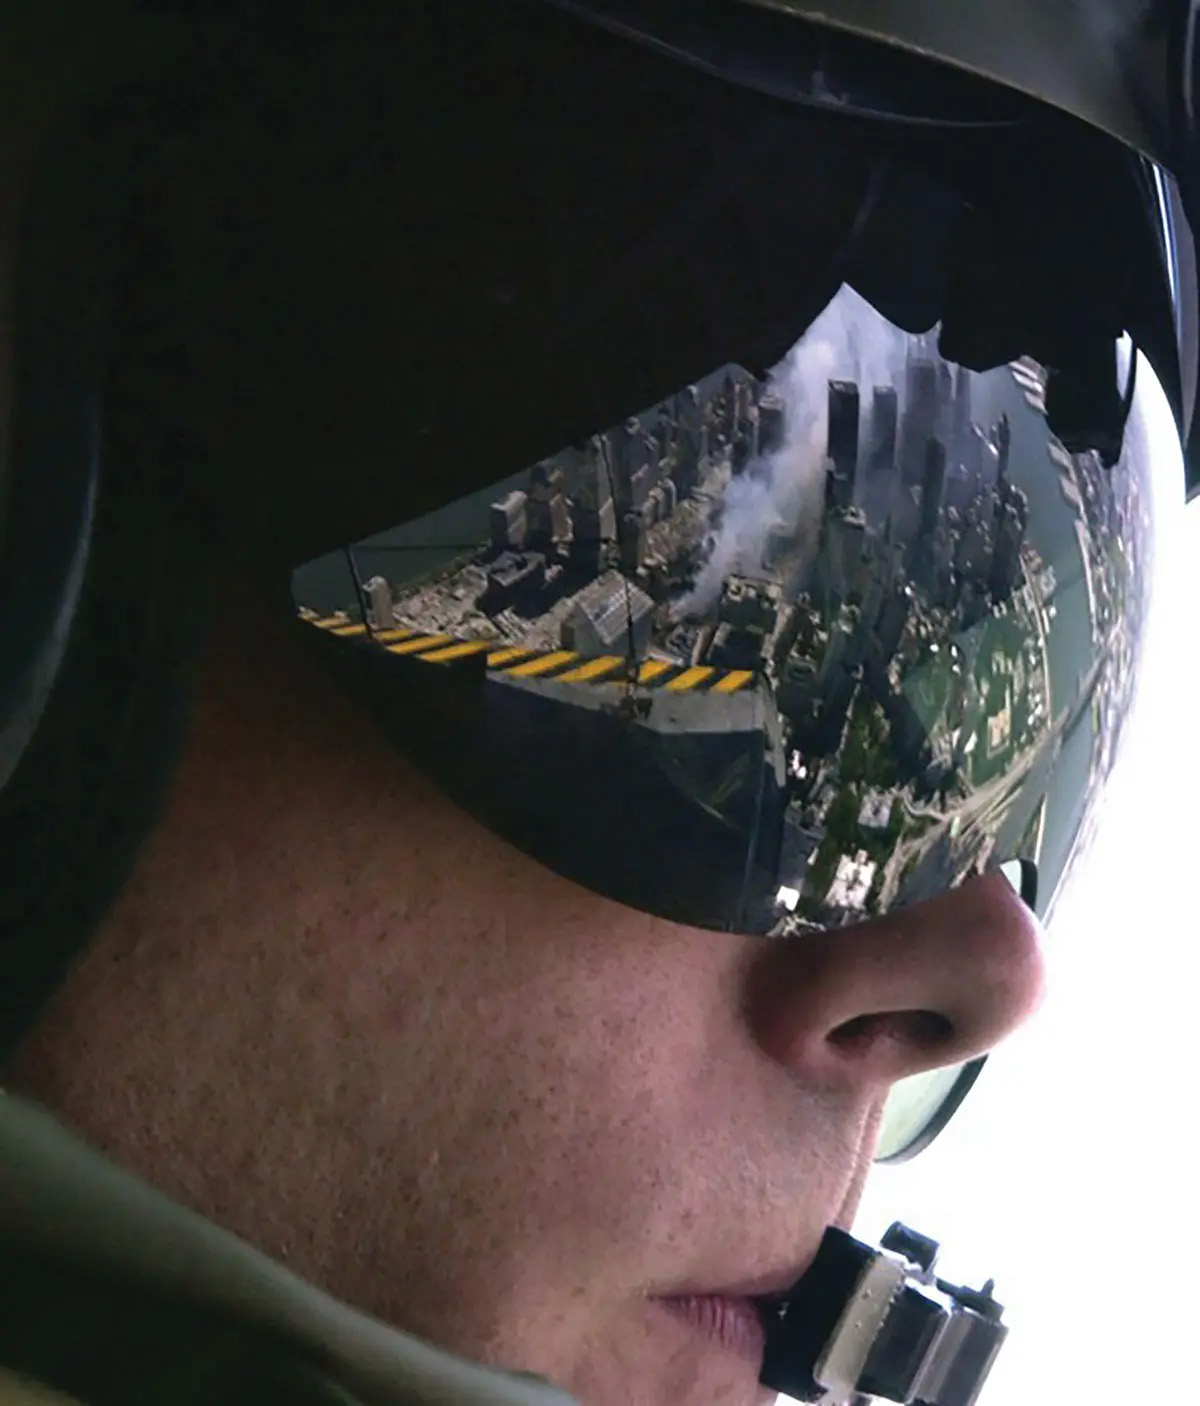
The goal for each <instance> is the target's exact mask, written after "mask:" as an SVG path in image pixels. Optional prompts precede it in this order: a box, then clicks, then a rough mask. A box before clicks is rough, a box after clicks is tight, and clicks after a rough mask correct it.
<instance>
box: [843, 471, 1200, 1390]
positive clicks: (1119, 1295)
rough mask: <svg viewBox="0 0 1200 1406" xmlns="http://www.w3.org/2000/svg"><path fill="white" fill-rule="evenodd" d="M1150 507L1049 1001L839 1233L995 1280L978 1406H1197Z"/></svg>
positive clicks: (1172, 668)
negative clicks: (932, 1256) (1133, 647)
mask: <svg viewBox="0 0 1200 1406" xmlns="http://www.w3.org/2000/svg"><path fill="white" fill-rule="evenodd" d="M1166 472H1167V482H1166V484H1165V491H1166V493H1167V494H1168V495H1172V494H1174V495H1175V496H1176V502H1182V492H1183V490H1182V482H1181V480H1180V479H1179V478H1178V477H1177V472H1178V470H1177V469H1174V468H1172V467H1168V469H1167V471H1166ZM1164 516H1165V517H1166V519H1167V521H1166V522H1165V523H1164V524H1163V525H1162V526H1161V527H1160V542H1159V548H1158V553H1157V570H1158V574H1159V580H1158V583H1157V597H1156V600H1155V608H1154V611H1153V615H1152V619H1151V621H1150V625H1149V632H1148V637H1147V641H1146V655H1145V671H1144V675H1143V683H1142V686H1141V688H1140V692H1139V698H1138V703H1137V706H1136V711H1135V714H1134V718H1133V720H1132V727H1131V731H1130V734H1129V736H1128V738H1127V741H1126V745H1125V749H1124V752H1123V754H1122V758H1121V760H1120V761H1119V763H1118V766H1117V769H1116V772H1115V774H1114V776H1113V779H1112V782H1111V784H1110V788H1109V794H1108V799H1107V801H1106V804H1105V810H1104V813H1103V818H1102V821H1101V825H1100V831H1099V834H1098V837H1097V839H1096V842H1095V845H1094V848H1093V851H1092V855H1091V860H1090V863H1089V865H1088V867H1087V868H1086V869H1085V870H1084V871H1083V874H1082V875H1081V877H1080V879H1079V880H1078V882H1077V883H1076V885H1075V886H1074V888H1073V889H1072V890H1070V891H1069V892H1068V893H1067V895H1066V896H1065V897H1064V899H1063V901H1062V903H1061V904H1060V906H1059V909H1058V912H1057V913H1056V915H1055V921H1054V924H1053V927H1052V930H1051V933H1050V935H1049V940H1048V945H1047V962H1048V966H1049V978H1050V988H1049V993H1048V996H1047V999H1046V1003H1045V1005H1044V1006H1043V1008H1042V1011H1041V1013H1040V1014H1039V1015H1038V1016H1037V1017H1036V1018H1035V1020H1034V1021H1033V1022H1032V1024H1031V1025H1029V1026H1028V1027H1027V1028H1026V1029H1025V1030H1024V1031H1022V1032H1021V1033H1019V1034H1018V1035H1017V1036H1014V1037H1013V1039H1012V1040H1011V1041H1009V1043H1008V1044H1006V1045H1005V1046H1004V1047H1003V1048H1002V1049H1001V1051H1000V1052H999V1053H997V1054H995V1055H993V1057H992V1059H991V1061H990V1063H989V1065H988V1067H987V1068H985V1070H984V1072H983V1074H982V1075H981V1077H980V1079H979V1082H978V1083H977V1084H976V1086H975V1089H974V1091H973V1092H972V1093H971V1095H970V1097H969V1098H968V1099H967V1101H966V1103H965V1104H964V1105H963V1107H962V1109H961V1110H960V1112H959V1113H958V1114H957V1115H956V1117H955V1118H954V1120H953V1121H952V1123H951V1124H950V1126H949V1128H948V1129H947V1131H946V1132H945V1133H944V1134H943V1135H942V1137H941V1138H940V1139H939V1140H938V1141H937V1142H935V1143H934V1145H933V1146H932V1147H931V1148H930V1149H929V1150H928V1151H927V1152H926V1153H925V1154H924V1155H922V1156H921V1157H918V1158H917V1159H916V1160H915V1161H913V1162H912V1163H908V1164H904V1165H901V1166H898V1167H877V1168H876V1169H875V1170H874V1173H873V1176H872V1179H871V1182H870V1183H869V1185H868V1188H867V1194H866V1196H865V1199H864V1202H863V1206H862V1209H861V1212H860V1215H859V1219H858V1223H857V1227H856V1229H857V1233H859V1234H860V1235H861V1236H862V1237H863V1238H869V1239H872V1240H875V1239H877V1238H878V1236H879V1235H880V1234H881V1233H882V1232H883V1230H885V1229H886V1227H887V1226H888V1225H889V1224H890V1222H891V1221H892V1220H893V1219H901V1220H905V1221H906V1222H908V1223H909V1224H912V1225H913V1226H915V1227H916V1228H917V1229H919V1230H922V1231H924V1232H927V1233H929V1234H931V1235H932V1236H933V1237H934V1238H935V1239H938V1240H939V1241H941V1242H942V1245H943V1251H942V1260H941V1261H940V1269H941V1272H942V1273H943V1274H944V1275H945V1276H946V1277H948V1278H951V1279H954V1280H956V1281H957V1282H964V1281H966V1282H970V1283H971V1284H972V1285H973V1286H974V1287H978V1286H979V1284H980V1283H981V1282H982V1281H983V1280H984V1279H987V1278H989V1277H994V1278H995V1279H996V1281H997V1282H996V1297H997V1298H998V1299H999V1301H1000V1302H1001V1303H1003V1304H1005V1306H1006V1310H1007V1311H1006V1314H1005V1318H1006V1321H1007V1322H1008V1323H1009V1324H1010V1326H1011V1332H1010V1337H1009V1340H1008V1343H1007V1344H1006V1346H1005V1348H1004V1349H1003V1351H1002V1352H1001V1354H1000V1357H999V1359H998V1361H997V1364H996V1366H995V1368H994V1370H993V1373H992V1376H991V1379H990V1381H989V1383H988V1385H987V1387H986V1388H985V1390H984V1392H983V1396H982V1398H981V1406H1051V1404H1052V1406H1059V1404H1060V1403H1061V1406H1112V1403H1113V1402H1115V1401H1118V1400H1120V1401H1145V1402H1172V1403H1174V1402H1183V1401H1188V1400H1196V1401H1200V1394H1197V1393H1198V1388H1197V1386H1196V1383H1195V1379H1194V1373H1193V1369H1192V1368H1191V1367H1190V1366H1189V1365H1187V1364H1189V1363H1190V1360H1191V1353H1190V1345H1191V1343H1192V1342H1193V1341H1194V1337H1195V1333H1196V1328H1195V1301H1196V1291H1195V1282H1194V1272H1193V1271H1192V1269H1191V1268H1190V1261H1191V1258H1192V1255H1193V1254H1194V1251H1193V1250H1192V1249H1191V1245H1192V1243H1194V1239H1195V1231H1194V1228H1193V1224H1194V1223H1193V1214H1194V1210H1195V1207H1196V1203H1197V1201H1198V1200H1200V1195H1198V1191H1200V1173H1198V1170H1197V1148H1198V1147H1200V1139H1198V1138H1197V1133H1196V1128H1195V1120H1196V1109H1197V1108H1198V1107H1200V1098H1198V1096H1197V1091H1196V1090H1197V1083H1198V1082H1200V1080H1198V1078H1197V1076H1198V1075H1200V1054H1198V1053H1197V1040H1198V1038H1200V955H1198V953H1200V901H1198V900H1200V740H1198V739H1200V501H1197V502H1196V503H1194V504H1192V506H1191V507H1190V508H1188V509H1187V510H1186V511H1178V512H1176V513H1170V512H1167V513H1165V514H1164ZM1172 529H1173V530H1172ZM1185 1345H1186V1346H1185ZM1181 1370H1182V1371H1184V1373H1185V1375H1184V1376H1183V1377H1182V1378H1180V1377H1179V1376H1178V1375H1177V1374H1178V1373H1179V1372H1180V1371H1181Z"/></svg>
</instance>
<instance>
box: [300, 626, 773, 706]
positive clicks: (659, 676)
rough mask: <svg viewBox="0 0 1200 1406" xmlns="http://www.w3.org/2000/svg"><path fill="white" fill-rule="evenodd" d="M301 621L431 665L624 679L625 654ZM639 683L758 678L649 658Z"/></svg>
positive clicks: (698, 684)
mask: <svg viewBox="0 0 1200 1406" xmlns="http://www.w3.org/2000/svg"><path fill="white" fill-rule="evenodd" d="M300 616H301V619H304V620H307V621H308V622H309V623H310V624H312V625H316V626H317V628H318V629H321V630H328V631H329V633H330V634H331V635H339V636H341V638H343V639H357V640H363V641H368V640H369V641H370V642H372V643H374V644H377V645H379V646H380V647H382V648H383V649H386V650H388V651H389V652H390V653H392V654H406V655H411V656H412V657H414V658H416V659H421V660H423V661H424V662H426V663H428V664H448V663H450V662H451V661H452V660H454V659H466V658H468V657H469V656H471V655H476V654H484V653H485V652H486V654H487V667H488V668H489V669H490V670H491V671H493V672H494V673H499V674H507V675H508V676H509V678H514V679H553V680H554V682H555V683H579V684H613V683H621V682H623V681H624V678H625V667H626V660H625V656H624V655H622V654H601V655H582V654H579V653H577V652H576V651H575V650H572V649H530V648H528V647H526V646H523V645H505V644H498V643H497V641H496V640H463V639H456V638H455V637H454V636H453V635H445V634H428V633H425V632H423V631H421V630H408V629H401V628H400V627H396V628H395V629H392V630H368V628H367V627H366V625H362V624H356V623H355V622H354V621H352V620H348V619H347V618H346V617H345V616H344V615H326V616H319V615H317V614H316V612H315V611H311V610H301V612H300ZM636 679H637V682H638V683H639V684H641V685H643V686H644V687H646V688H656V689H658V688H661V689H662V690H663V691H664V692H666V693H699V692H703V693H739V692H741V690H742V689H745V688H749V687H750V686H751V685H752V684H753V682H754V679H755V674H754V672H753V671H752V670H750V669H718V668H716V667H715V666H714V665H711V664H692V665H688V664H672V663H670V662H669V661H667V660H666V659H646V660H644V661H643V662H642V663H641V664H639V665H638V666H637V674H636Z"/></svg>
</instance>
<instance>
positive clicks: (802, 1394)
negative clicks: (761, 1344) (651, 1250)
mask: <svg viewBox="0 0 1200 1406" xmlns="http://www.w3.org/2000/svg"><path fill="white" fill-rule="evenodd" d="M937 1255H938V1243H937V1241H936V1240H930V1239H929V1238H928V1237H927V1236H924V1235H920V1234H918V1233H917V1232H916V1231H914V1230H910V1229H908V1227H907V1226H905V1225H902V1224H901V1223H900V1222H899V1221H896V1222H895V1223H894V1224H893V1225H892V1226H891V1227H890V1229H889V1230H888V1231H887V1234H886V1235H884V1236H883V1239H882V1240H881V1242H880V1246H879V1248H878V1249H876V1248H874V1247H873V1246H871V1245H866V1244H864V1243H863V1242H862V1241H860V1240H855V1239H854V1237H853V1236H851V1235H848V1234H847V1233H846V1232H845V1231H844V1230H834V1229H829V1230H827V1231H826V1232H825V1238H824V1239H823V1240H822V1241H821V1247H820V1249H819V1250H818V1252H817V1257H816V1259H815V1260H814V1261H813V1263H812V1265H811V1267H810V1268H809V1269H808V1271H807V1272H806V1273H805V1274H804V1275H802V1276H801V1278H800V1279H799V1280H797V1282H796V1283H795V1284H794V1285H793V1286H792V1288H791V1289H790V1290H789V1291H788V1292H787V1294H785V1295H784V1296H782V1298H780V1299H776V1300H770V1301H767V1300H763V1301H761V1302H760V1305H759V1308H760V1312H761V1315H762V1321H763V1325H764V1327H765V1328H766V1333H767V1346H766V1353H765V1355H764V1358H763V1367H762V1371H761V1373H760V1375H759V1380H760V1381H761V1382H762V1384H763V1385H764V1386H767V1387H770V1388H772V1389H773V1390H775V1391H781V1392H784V1393H785V1394H786V1395H788V1396H791V1397H795V1398H796V1399H797V1400H799V1401H815V1402H818V1403H820V1406H868V1403H870V1402H871V1401H872V1400H875V1399H882V1400H884V1401H896V1402H900V1403H902V1404H903V1406H909V1403H912V1406H974V1403H975V1402H976V1401H977V1400H978V1397H979V1393H980V1391H981V1390H982V1388H983V1384H984V1381H985V1380H986V1379H987V1375H988V1373H989V1372H990V1370H991V1367H992V1363H993V1362H994V1361H995V1359H996V1354H997V1353H998V1352H999V1351H1000V1348H1001V1346H1002V1344H1003V1342H1004V1339H1005V1337H1006V1336H1007V1335H1008V1327H1007V1325H1006V1324H1002V1323H1001V1321H1000V1318H1001V1315H1002V1313H1003V1311H1004V1310H1003V1309H1002V1307H1001V1306H1000V1304H998V1303H997V1302H996V1301H995V1299H993V1298H992V1281H991V1280H990V1279H989V1280H988V1282H987V1283H986V1284H985V1285H984V1286H983V1288H982V1289H978V1290H976V1289H967V1288H963V1287H960V1286H959V1285H956V1284H949V1283H947V1282H946V1281H945V1280H943V1279H938V1278H936V1277H935V1275H934V1264H935V1263H936V1261H937Z"/></svg>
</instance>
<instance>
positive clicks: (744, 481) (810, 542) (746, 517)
mask: <svg viewBox="0 0 1200 1406" xmlns="http://www.w3.org/2000/svg"><path fill="white" fill-rule="evenodd" d="M906 342H907V338H906V336H905V334H904V333H903V332H900V331H898V330H897V329H896V328H895V327H893V326H892V325H891V323H890V322H888V321H886V320H885V319H884V318H883V317H881V316H880V314H879V313H877V312H876V311H875V309H874V308H873V307H871V305H870V304H869V303H868V302H867V301H866V300H865V299H863V298H861V297H859V295H858V294H857V293H855V292H854V291H853V290H852V289H850V288H843V289H842V290H841V292H840V293H838V295H837V296H836V297H835V298H834V299H833V301H832V302H831V303H830V304H829V306H828V307H827V308H826V309H825V311H824V312H822V313H821V315H820V316H819V317H818V318H817V319H816V320H815V321H814V322H813V323H812V325H811V326H810V327H809V329H808V331H807V332H806V333H805V334H804V336H803V337H802V338H801V339H800V341H799V342H797V343H796V345H795V346H794V347H793V348H792V350H791V351H790V352H789V353H788V355H787V356H786V357H785V358H784V360H783V361H782V362H781V363H780V364H779V365H778V366H777V367H776V368H775V369H774V371H772V373H771V377H770V389H771V390H772V391H773V392H774V393H775V394H776V395H778V396H780V397H781V399H782V400H783V404H784V442H783V445H782V447H781V448H780V449H778V450H777V451H776V452H775V453H773V454H769V455H766V456H764V457H763V458H761V459H758V460H756V461H755V462H754V463H752V464H750V465H749V466H748V467H747V469H746V471H745V473H744V474H742V475H740V476H739V477H737V478H734V479H731V480H730V483H729V487H728V488H727V489H726V491H725V496H724V499H723V500H722V503H721V514H720V519H719V522H718V524H717V527H716V531H715V532H714V534H713V536H712V538H711V539H710V542H709V544H708V555H707V557H706V559H705V562H704V565H703V566H702V567H701V569H700V571H699V573H698V575H697V577H696V583H695V586H694V587H693V589H692V591H691V593H690V595H688V596H687V598H686V599H685V600H682V601H680V602H679V605H678V607H677V610H676V613H677V614H678V615H685V614H702V613H703V612H704V611H706V610H707V609H708V608H709V607H710V606H711V605H712V604H713V602H714V601H715V600H716V598H717V595H718V594H719V593H720V590H721V583H722V581H724V579H725V578H726V577H727V576H729V575H731V574H741V573H749V574H751V575H753V574H755V573H756V572H759V571H761V570H762V561H763V552H764V550H765V548H766V545H767V538H768V535H769V534H770V532H771V530H772V528H773V527H776V526H777V525H779V524H782V525H783V526H785V527H787V528H790V529H793V530H794V531H795V532H796V534H797V536H798V537H799V539H800V541H801V543H802V546H803V549H804V553H805V556H806V558H807V559H809V560H811V558H812V555H813V554H814V552H815V550H816V545H817V537H818V533H819V530H820V526H821V512H822V506H823V503H824V493H825V488H824V481H823V480H824V465H825V453H826V442H827V435H828V423H827V422H828V413H829V396H828V383H829V381H831V380H847V381H857V382H858V383H859V386H860V388H861V390H862V393H863V396H864V399H865V400H867V401H869V397H870V389H871V387H872V386H876V385H901V384H902V382H903V369H904V355H905V346H906Z"/></svg>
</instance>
